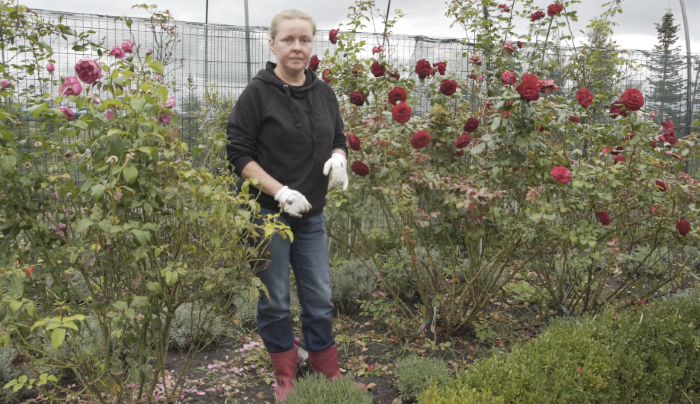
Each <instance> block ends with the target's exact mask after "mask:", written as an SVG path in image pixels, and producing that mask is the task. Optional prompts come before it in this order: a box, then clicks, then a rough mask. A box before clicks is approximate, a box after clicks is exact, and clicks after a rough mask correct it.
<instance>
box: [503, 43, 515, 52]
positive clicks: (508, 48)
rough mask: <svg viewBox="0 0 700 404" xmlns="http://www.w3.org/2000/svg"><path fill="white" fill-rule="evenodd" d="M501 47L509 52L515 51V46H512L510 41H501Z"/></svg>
mask: <svg viewBox="0 0 700 404" xmlns="http://www.w3.org/2000/svg"><path fill="white" fill-rule="evenodd" d="M503 49H505V50H507V51H508V52H510V53H513V52H515V48H514V47H513V43H512V42H503Z"/></svg>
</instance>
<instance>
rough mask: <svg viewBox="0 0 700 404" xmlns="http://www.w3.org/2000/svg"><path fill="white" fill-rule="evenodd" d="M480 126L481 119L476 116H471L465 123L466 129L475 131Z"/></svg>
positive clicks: (466, 130) (471, 131)
mask: <svg viewBox="0 0 700 404" xmlns="http://www.w3.org/2000/svg"><path fill="white" fill-rule="evenodd" d="M478 128H479V120H478V119H476V118H469V119H467V122H465V123H464V131H465V132H469V133H473V132H474V131H475V130H477V129H478Z"/></svg>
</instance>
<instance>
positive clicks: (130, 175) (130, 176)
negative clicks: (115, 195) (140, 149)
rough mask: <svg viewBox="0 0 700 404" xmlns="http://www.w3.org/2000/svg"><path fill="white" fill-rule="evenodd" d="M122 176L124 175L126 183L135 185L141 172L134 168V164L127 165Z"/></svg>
mask: <svg viewBox="0 0 700 404" xmlns="http://www.w3.org/2000/svg"><path fill="white" fill-rule="evenodd" d="M122 174H123V175H124V179H125V180H126V182H128V183H129V184H133V183H134V181H136V178H138V176H139V170H138V169H137V168H136V167H134V165H133V164H127V165H126V167H124V169H123V170H122Z"/></svg>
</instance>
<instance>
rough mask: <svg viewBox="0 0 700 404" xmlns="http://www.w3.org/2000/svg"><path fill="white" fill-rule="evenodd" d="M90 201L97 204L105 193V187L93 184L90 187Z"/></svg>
mask: <svg viewBox="0 0 700 404" xmlns="http://www.w3.org/2000/svg"><path fill="white" fill-rule="evenodd" d="M90 191H91V195H92V199H93V200H94V201H95V202H97V201H99V200H100V198H102V195H103V194H104V193H105V186H104V185H102V184H95V185H93V186H92V188H91V189H90Z"/></svg>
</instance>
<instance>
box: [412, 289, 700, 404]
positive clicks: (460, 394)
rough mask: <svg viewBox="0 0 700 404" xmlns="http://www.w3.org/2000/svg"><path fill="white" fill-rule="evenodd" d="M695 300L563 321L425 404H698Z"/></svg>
mask: <svg viewBox="0 0 700 404" xmlns="http://www.w3.org/2000/svg"><path fill="white" fill-rule="evenodd" d="M699 325H700V298H699V296H698V294H697V293H687V294H684V295H683V296H679V297H673V298H670V299H665V300H663V301H658V302H653V303H652V304H650V305H649V306H647V307H644V308H641V309H633V310H630V311H625V312H615V311H614V310H613V309H608V310H606V311H605V312H603V313H601V314H599V315H597V316H585V317H582V318H576V319H560V320H558V321H556V322H555V323H554V324H552V325H551V326H549V327H548V328H547V330H545V331H544V332H543V333H542V334H541V335H540V336H539V337H537V338H536V339H535V340H532V341H530V342H528V343H526V344H523V345H521V346H517V347H515V348H514V349H513V351H512V352H511V353H509V354H496V355H495V356H493V357H491V358H488V359H485V360H483V361H481V362H478V363H475V364H474V365H472V366H471V367H469V369H467V370H466V371H464V372H460V373H459V374H458V375H457V378H456V379H453V380H451V381H450V382H449V383H447V384H445V385H443V386H438V385H436V384H433V385H432V386H431V387H430V388H429V389H428V390H426V391H425V392H424V393H423V394H422V395H421V396H420V401H419V402H420V403H426V404H427V403H430V404H442V403H445V404H447V403H450V404H454V403H461V404H493V403H505V404H508V403H533V404H534V403H537V404H547V403H650V404H659V403H690V402H694V403H698V402H700V331H699V329H698V326H699Z"/></svg>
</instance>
